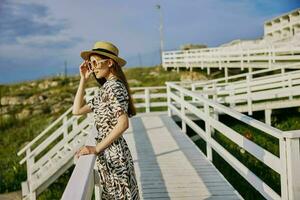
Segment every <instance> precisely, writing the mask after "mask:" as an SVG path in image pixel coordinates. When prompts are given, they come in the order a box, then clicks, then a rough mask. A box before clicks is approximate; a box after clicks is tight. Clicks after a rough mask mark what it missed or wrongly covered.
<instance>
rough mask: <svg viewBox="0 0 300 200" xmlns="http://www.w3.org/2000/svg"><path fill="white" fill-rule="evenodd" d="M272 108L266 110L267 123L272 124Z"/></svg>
mask: <svg viewBox="0 0 300 200" xmlns="http://www.w3.org/2000/svg"><path fill="white" fill-rule="evenodd" d="M271 119H272V109H266V110H265V123H266V124H268V125H270V126H271Z"/></svg>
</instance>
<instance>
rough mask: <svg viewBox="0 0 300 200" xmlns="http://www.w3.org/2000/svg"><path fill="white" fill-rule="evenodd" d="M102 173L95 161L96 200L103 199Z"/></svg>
mask: <svg viewBox="0 0 300 200" xmlns="http://www.w3.org/2000/svg"><path fill="white" fill-rule="evenodd" d="M100 178H101V177H100V174H99V172H98V170H97V165H96V163H95V166H94V183H95V188H94V194H95V200H101V196H102V186H101V183H100Z"/></svg>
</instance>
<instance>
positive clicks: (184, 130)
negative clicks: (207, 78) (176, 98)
mask: <svg viewBox="0 0 300 200" xmlns="http://www.w3.org/2000/svg"><path fill="white" fill-rule="evenodd" d="M180 99H181V102H180V109H181V130H182V132H184V133H186V123H185V121H184V120H185V119H184V117H185V107H184V105H183V102H184V94H183V92H182V91H180Z"/></svg>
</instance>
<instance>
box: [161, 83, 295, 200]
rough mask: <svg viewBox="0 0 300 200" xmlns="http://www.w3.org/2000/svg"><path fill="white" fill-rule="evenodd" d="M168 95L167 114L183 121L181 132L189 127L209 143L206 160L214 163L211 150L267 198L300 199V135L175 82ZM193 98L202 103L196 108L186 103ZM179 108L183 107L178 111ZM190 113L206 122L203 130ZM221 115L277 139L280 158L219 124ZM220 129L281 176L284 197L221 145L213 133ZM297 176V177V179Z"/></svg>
mask: <svg viewBox="0 0 300 200" xmlns="http://www.w3.org/2000/svg"><path fill="white" fill-rule="evenodd" d="M166 85H167V96H168V115H169V116H171V115H172V113H173V112H174V113H175V114H176V115H178V116H179V117H180V118H181V119H182V131H183V132H186V125H189V127H190V128H191V129H193V130H194V131H195V132H196V133H197V134H198V135H199V136H200V137H201V138H202V139H203V140H205V141H206V149H207V157H208V159H209V160H213V157H212V149H213V150H214V151H216V152H217V153H218V154H219V155H220V156H221V157H222V158H223V159H225V160H226V161H227V162H228V163H229V164H230V165H231V166H232V167H233V168H234V169H235V170H236V171H237V172H238V173H239V174H240V175H241V176H242V177H244V178H245V179H246V180H247V181H248V182H249V183H250V184H251V185H252V186H253V187H254V188H255V189H256V190H257V191H258V192H260V193H261V194H262V195H263V196H264V197H265V198H266V199H290V200H292V199H295V200H296V199H300V190H299V187H300V184H299V179H298V178H299V171H298V170H296V169H299V168H298V167H299V166H300V165H299V163H300V159H299V138H300V133H299V132H296V133H284V132H283V131H280V130H278V129H276V128H274V127H272V126H270V125H267V124H264V123H262V122H260V121H257V120H255V119H253V118H251V117H248V116H246V115H243V114H241V113H239V112H237V111H235V110H233V109H231V108H228V107H226V106H224V105H221V104H219V103H218V102H216V101H213V100H210V99H207V98H206V97H204V96H203V95H201V94H197V93H194V92H192V91H190V90H187V89H185V88H183V87H181V86H178V85H176V84H174V83H172V82H166ZM187 97H190V98H191V97H192V98H195V99H196V100H197V102H200V103H201V104H202V107H201V108H197V107H196V106H195V105H193V104H192V103H189V102H187V101H185V98H187ZM175 104H176V105H179V107H180V108H177V107H176V106H175ZM187 111H189V112H191V113H193V114H194V115H196V116H197V117H199V118H200V119H201V120H203V121H204V122H205V129H204V130H203V129H202V128H201V127H200V126H198V125H197V124H196V123H195V122H193V121H192V120H191V119H189V118H188V117H187V115H186V112H187ZM220 113H223V114H226V115H229V116H231V117H233V118H235V119H236V120H239V121H241V122H244V123H246V124H248V125H249V126H251V127H253V128H256V129H258V130H260V131H262V132H265V133H266V134H269V135H271V136H273V137H274V138H277V139H278V141H279V150H280V155H279V157H277V156H276V155H274V154H272V153H270V152H269V151H267V150H266V149H264V148H262V147H261V146H259V145H257V144H255V143H254V142H253V141H251V140H249V139H247V138H246V137H244V136H242V135H240V134H239V133H237V132H236V131H234V130H233V129H231V128H230V127H228V126H227V125H226V124H223V123H222V122H220V121H218V115H219V114H220ZM214 130H217V131H219V132H220V133H221V134H223V135H225V136H226V137H227V138H228V139H230V140H231V141H232V142H233V143H235V144H236V145H238V146H239V147H241V148H243V149H245V151H247V152H248V153H250V154H251V155H253V156H254V157H255V158H256V159H258V160H259V161H261V162H262V163H264V164H265V165H266V166H268V167H270V168H271V169H272V170H274V171H275V172H277V173H278V174H280V183H281V195H280V194H277V193H276V192H275V191H274V190H273V189H272V188H271V187H269V186H268V185H267V184H266V183H265V182H264V181H263V180H261V179H260V178H259V177H258V176H256V175H255V174H254V173H253V172H252V171H251V170H250V169H248V168H247V167H246V166H245V165H244V164H243V163H241V162H240V161H239V160H238V159H237V158H235V157H234V156H233V155H232V154H231V153H230V152H229V151H227V150H226V149H225V148H224V147H222V145H220V144H219V143H218V142H217V141H216V140H215V139H214V138H213V137H212V135H213V131H214ZM295 177H298V178H295Z"/></svg>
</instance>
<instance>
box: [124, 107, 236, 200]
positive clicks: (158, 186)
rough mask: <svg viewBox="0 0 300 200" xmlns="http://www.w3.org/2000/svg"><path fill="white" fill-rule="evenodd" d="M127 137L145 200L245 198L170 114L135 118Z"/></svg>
mask: <svg viewBox="0 0 300 200" xmlns="http://www.w3.org/2000/svg"><path fill="white" fill-rule="evenodd" d="M124 138H125V139H126V141H127V143H128V145H129V148H130V150H131V153H132V156H133V160H134V165H135V171H136V175H137V178H138V184H139V188H140V195H141V197H142V199H160V200H161V199H184V200H185V199H188V200H189V199H197V200H199V199H220V200H221V199H222V200H225V199H242V197H241V196H240V195H239V194H238V193H237V192H236V190H235V189H234V188H233V187H232V186H231V185H230V184H229V183H228V182H227V181H226V179H225V178H224V177H223V176H222V174H221V173H220V172H219V171H218V170H217V169H216V168H215V166H214V165H213V164H212V163H211V162H210V161H209V160H208V159H207V158H206V157H205V155H204V154H203V153H202V152H201V151H200V150H199V149H198V147H197V146H195V144H194V143H193V142H192V141H191V139H189V137H188V136H187V135H185V134H184V133H183V132H182V131H181V129H180V127H178V126H177V125H176V123H175V122H174V121H173V120H172V118H170V117H168V115H167V113H166V112H157V113H150V114H148V113H147V114H138V115H137V116H135V117H133V118H131V119H130V127H129V128H128V129H127V131H126V132H125V133H124Z"/></svg>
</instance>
